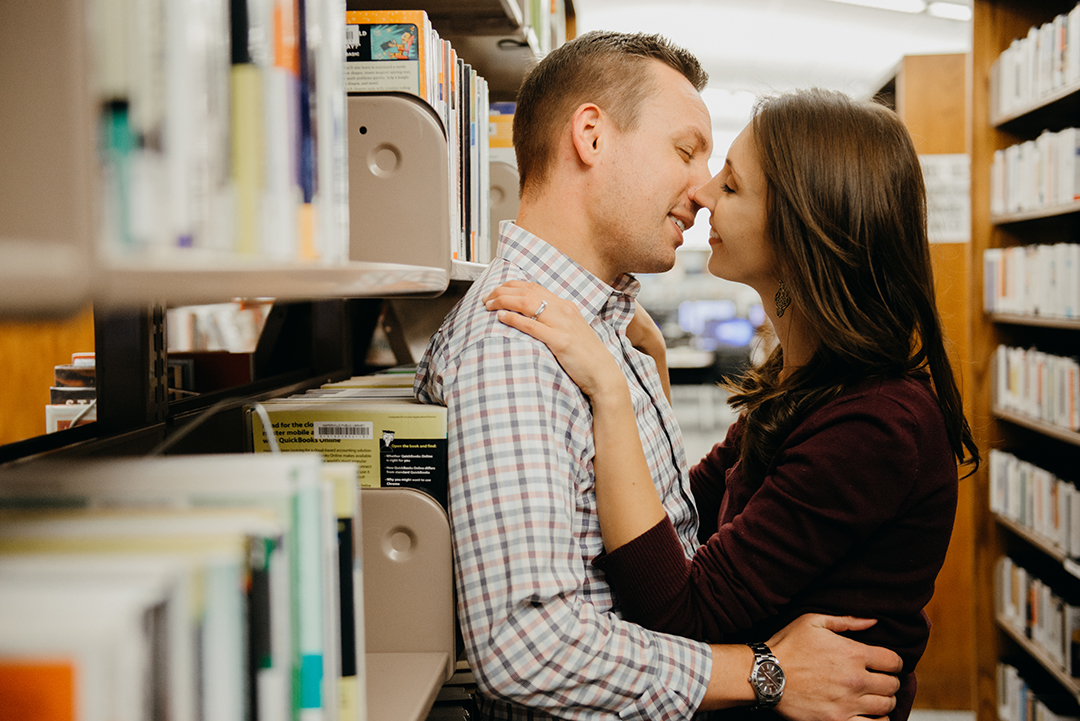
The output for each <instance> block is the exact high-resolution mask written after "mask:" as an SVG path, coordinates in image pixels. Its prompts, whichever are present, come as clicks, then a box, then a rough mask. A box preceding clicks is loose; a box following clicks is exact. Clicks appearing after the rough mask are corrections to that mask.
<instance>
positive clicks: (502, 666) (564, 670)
mask: <svg viewBox="0 0 1080 721" xmlns="http://www.w3.org/2000/svg"><path fill="white" fill-rule="evenodd" d="M513 333H516V331H514V332H513ZM452 367H453V369H455V370H454V372H455V373H456V375H455V376H454V377H453V378H452V379H450V378H448V377H447V376H446V374H445V373H444V375H443V377H442V383H443V388H444V389H446V390H447V392H448V395H447V396H446V403H447V408H448V417H449V429H450V433H451V440H450V444H449V448H450V458H449V461H450V509H451V514H450V515H451V524H452V527H453V534H454V557H455V558H454V560H455V573H456V581H457V591H458V615H459V619H460V622H461V626H462V633H463V636H464V639H465V643H466V647H467V651H468V655H469V660H470V663H471V665H472V669H473V672H474V674H475V676H476V679H477V683H478V685H479V686H480V688H481V690H482V691H484V692H485V693H486V694H487V695H489V696H491V697H494V698H501V699H503V700H506V701H510V702H512V703H515V704H518V705H522V706H527V707H533V708H539V709H542V710H544V711H546V712H548V713H550V714H552V715H555V716H559V717H565V718H574V719H602V718H603V719H609V718H626V719H676V718H690V717H691V716H692V715H693V713H694V711H695V710H696V709H697V707H698V706H699V705H700V703H701V701H702V699H703V698H704V694H705V690H706V687H707V685H708V679H709V675H710V671H711V664H712V661H711V652H710V650H709V648H708V647H707V646H705V645H703V644H701V643H698V642H694V641H689V640H687V639H684V638H676V637H674V636H669V635H665V634H662V633H656V632H652V631H648V630H645V629H643V628H642V627H640V626H637V625H634V624H631V623H628V622H625V621H623V620H621V619H620V618H618V617H617V616H616V615H615V614H614V613H612V612H610V611H608V610H606V609H601V608H598V607H597V606H596V605H594V604H593V603H590V602H589V601H588V600H587V599H585V598H583V595H584V594H583V588H584V587H585V584H586V582H587V574H590V573H596V571H595V570H594V569H592V568H590V567H589V564H588V562H587V559H585V558H584V556H583V554H584V549H583V547H582V540H581V538H582V535H583V533H584V530H585V527H586V524H595V523H596V519H595V516H592V515H591V514H589V513H583V510H582V509H583V508H588V507H589V506H590V504H591V503H592V502H591V500H589V499H590V498H591V494H592V483H591V463H589V462H588V461H585V462H583V461H582V458H591V455H582V447H581V446H582V443H588V445H589V447H590V448H591V436H590V435H589V429H591V420H592V419H591V417H581V416H587V406H584V405H583V404H582V402H581V398H580V395H579V394H580V391H579V390H578V389H577V387H576V386H575V385H574V384H573V383H572V381H571V380H570V379H569V378H568V377H567V376H566V375H565V373H564V372H563V371H562V369H561V368H560V367H559V366H558V364H557V363H556V361H555V359H554V357H553V356H552V355H551V354H550V352H548V351H547V349H546V348H544V347H543V346H542V345H540V344H539V343H538V342H534V341H531V340H525V339H524V337H523V336H522V338H513V337H488V338H486V339H484V340H482V341H480V342H477V343H474V344H472V345H471V346H469V347H467V348H466V349H465V350H464V351H463V352H462V354H461V357H459V358H456V359H454V362H453V364H452ZM582 429H584V431H582ZM582 436H584V437H582ZM586 464H587V465H586ZM597 582H600V583H602V582H603V581H602V580H598V581H597Z"/></svg>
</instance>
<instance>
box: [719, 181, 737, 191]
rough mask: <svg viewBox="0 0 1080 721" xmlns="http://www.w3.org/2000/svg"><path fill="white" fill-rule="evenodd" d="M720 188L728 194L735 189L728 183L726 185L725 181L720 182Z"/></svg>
mask: <svg viewBox="0 0 1080 721" xmlns="http://www.w3.org/2000/svg"><path fill="white" fill-rule="evenodd" d="M720 190H722V191H724V192H725V193H729V194H730V193H734V192H735V189H734V188H732V187H731V186H730V185H728V184H727V183H723V184H722V185H721V186H720Z"/></svg>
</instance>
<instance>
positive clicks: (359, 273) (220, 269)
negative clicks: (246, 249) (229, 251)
mask: <svg viewBox="0 0 1080 721" xmlns="http://www.w3.org/2000/svg"><path fill="white" fill-rule="evenodd" d="M449 280H450V275H449V273H448V272H447V271H446V270H445V269H443V268H432V267H427V266H414V265H402V264H396V263H378V262H352V263H347V264H345V265H334V266H320V265H313V264H308V265H302V264H295V263H279V264H273V263H266V262H251V263H244V262H242V261H239V260H236V259H233V260H229V261H223V262H220V263H218V264H216V265H215V266H214V267H206V266H205V265H204V264H202V263H199V264H191V265H190V266H188V267H184V266H183V265H180V264H178V263H176V262H169V263H155V264H146V263H141V262H137V261H132V262H129V263H124V264H119V263H117V264H114V265H113V266H112V267H111V268H109V269H107V270H106V271H104V272H101V273H99V274H97V283H96V284H95V288H94V302H95V303H96V304H97V305H98V306H99V307H104V308H109V307H113V308H122V307H131V306H138V305H140V304H142V305H146V304H150V303H162V304H168V305H173V306H178V305H198V304H201V303H216V302H223V301H227V300H230V299H232V298H277V299H281V300H307V299H318V298H374V297H388V296H398V295H436V294H438V293H441V292H442V291H444V290H445V289H446V287H447V285H448V283H449Z"/></svg>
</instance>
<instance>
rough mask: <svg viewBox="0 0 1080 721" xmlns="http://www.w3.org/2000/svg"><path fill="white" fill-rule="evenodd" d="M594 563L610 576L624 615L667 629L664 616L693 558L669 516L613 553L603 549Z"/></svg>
mask: <svg viewBox="0 0 1080 721" xmlns="http://www.w3.org/2000/svg"><path fill="white" fill-rule="evenodd" d="M593 566H595V567H596V568H599V569H600V570H601V571H603V572H604V574H605V575H606V576H607V580H608V583H610V584H611V587H612V588H613V589H614V590H615V594H616V596H617V597H618V600H619V605H620V607H621V608H622V614H623V618H625V619H626V620H628V621H633V622H635V623H640V624H642V625H643V626H645V627H646V628H651V629H654V630H657V631H665V630H666V629H665V628H664V627H663V626H664V624H663V620H664V619H665V618H667V617H668V616H669V615H670V612H671V608H670V606H671V603H672V601H673V600H674V599H675V597H676V596H677V595H678V594H679V593H680V591H681V590H682V589H684V588H685V586H686V584H687V583H688V579H689V576H690V562H689V561H688V560H687V558H686V555H685V554H684V552H683V548H682V543H680V542H679V536H678V534H677V533H676V532H675V527H674V526H673V525H671V520H670V519H668V518H666V517H665V518H664V519H663V520H661V521H660V522H658V523H657V524H656V525H655V526H653V527H652V528H650V529H649V530H648V531H646V532H645V533H643V534H641V535H640V536H638V537H637V538H635V539H634V540H632V541H630V542H629V543H627V544H625V545H622V546H620V547H618V548H616V549H615V550H614V551H612V552H611V553H606V552H604V553H601V554H600V555H599V556H597V557H596V558H595V559H594V560H593Z"/></svg>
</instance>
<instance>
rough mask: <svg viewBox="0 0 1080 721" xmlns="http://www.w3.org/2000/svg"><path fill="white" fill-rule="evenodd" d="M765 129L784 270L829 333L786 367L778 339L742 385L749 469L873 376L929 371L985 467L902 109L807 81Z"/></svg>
mask: <svg viewBox="0 0 1080 721" xmlns="http://www.w3.org/2000/svg"><path fill="white" fill-rule="evenodd" d="M752 122H753V133H754V139H755V142H756V146H757V150H758V154H759V157H760V160H761V166H762V169H763V170H764V174H765V177H766V179H767V182H768V201H767V214H768V221H767V227H768V232H769V236H770V237H769V240H770V242H771V243H772V244H773V247H774V248H775V251H776V255H777V258H778V259H779V263H780V271H779V272H780V276H779V277H780V278H781V279H783V281H784V283H785V285H786V286H787V288H788V291H789V293H790V295H791V298H792V305H793V306H798V316H797V320H796V321H795V322H805V323H808V324H809V326H810V330H811V332H812V335H813V336H814V337H815V338H816V339H818V341H819V343H818V346H817V350H816V352H815V353H814V356H813V358H812V359H811V361H810V362H809V363H808V364H807V365H806V366H803V367H801V368H799V369H797V370H796V371H795V372H794V373H792V374H791V375H790V376H788V377H786V378H783V379H782V378H781V373H780V371H781V370H782V369H783V350H782V348H780V347H779V346H778V347H777V348H776V350H774V351H773V353H772V354H771V355H770V356H769V358H768V359H767V360H766V361H765V362H764V363H763V364H762V365H761V366H759V367H757V368H753V369H751V370H750V371H749V372H748V373H747V374H745V375H744V376H742V377H741V378H739V379H736V380H735V381H733V382H731V383H729V385H728V388H729V390H730V391H731V394H732V395H731V398H730V400H731V403H732V405H733V406H734V407H735V408H737V409H739V410H741V411H742V414H743V419H744V421H743V422H744V426H745V427H744V432H743V445H742V449H741V460H742V463H743V471H744V473H745V474H746V476H747V477H748V478H750V479H754V480H757V481H758V482H760V481H761V480H762V479H763V478H764V476H765V474H766V473H767V471H768V468H769V464H770V463H771V461H772V460H773V458H774V457H775V455H776V453H777V451H778V450H779V447H780V445H781V444H782V443H783V441H784V439H785V438H786V437H787V436H788V435H789V434H790V433H791V431H792V430H793V429H794V428H795V426H796V425H797V424H798V423H799V422H800V421H801V420H802V419H804V418H805V417H806V415H807V414H808V413H810V412H811V411H812V410H813V409H814V408H816V407H818V406H820V405H821V404H822V403H824V402H826V401H828V400H829V399H831V398H833V397H835V396H836V395H837V394H839V393H840V392H841V391H842V390H843V389H844V388H845V387H847V386H849V385H851V384H853V383H855V382H857V381H859V380H862V379H864V378H869V377H875V376H876V377H889V378H899V377H908V376H914V375H917V374H920V373H929V375H930V378H931V380H932V383H933V388H934V391H935V393H936V395H937V401H938V405H939V406H940V408H941V412H942V414H943V415H944V417H945V427H946V429H947V432H948V435H949V443H950V445H951V447H952V450H953V453H954V455H955V456H956V459H957V461H958V462H960V463H962V464H970V465H971V466H972V470H974V468H977V467H978V463H979V451H978V448H977V447H976V445H975V442H974V440H973V438H972V435H971V429H970V428H969V426H968V422H967V419H966V418H964V412H963V407H962V405H961V400H960V391H959V389H958V387H957V383H956V379H955V377H954V375H953V370H952V367H951V365H950V363H949V358H948V355H947V354H946V352H945V340H944V338H943V336H942V331H941V320H940V317H939V315H938V311H937V304H936V302H935V299H934V279H933V271H932V268H931V263H930V248H929V244H928V240H927V230H926V191H925V186H924V184H923V176H922V169H921V166H920V164H919V158H918V155H917V154H916V152H915V148H914V145H913V144H912V141H911V137H910V135H909V134H908V131H907V129H906V128H905V127H904V125H903V123H902V122H901V121H900V119H899V118H898V117H897V116H896V114H895V113H893V112H892V111H891V110H889V109H887V108H885V107H883V106H880V105H877V104H874V103H869V102H855V101H853V100H851V99H850V98H848V97H847V96H846V95H844V94H842V93H837V92H832V91H826V90H817V89H815V90H803V91H796V92H792V93H787V94H784V95H780V96H776V97H772V98H766V99H764V100H762V101H759V103H758V105H757V107H756V108H755V113H754V118H753V121H752Z"/></svg>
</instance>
